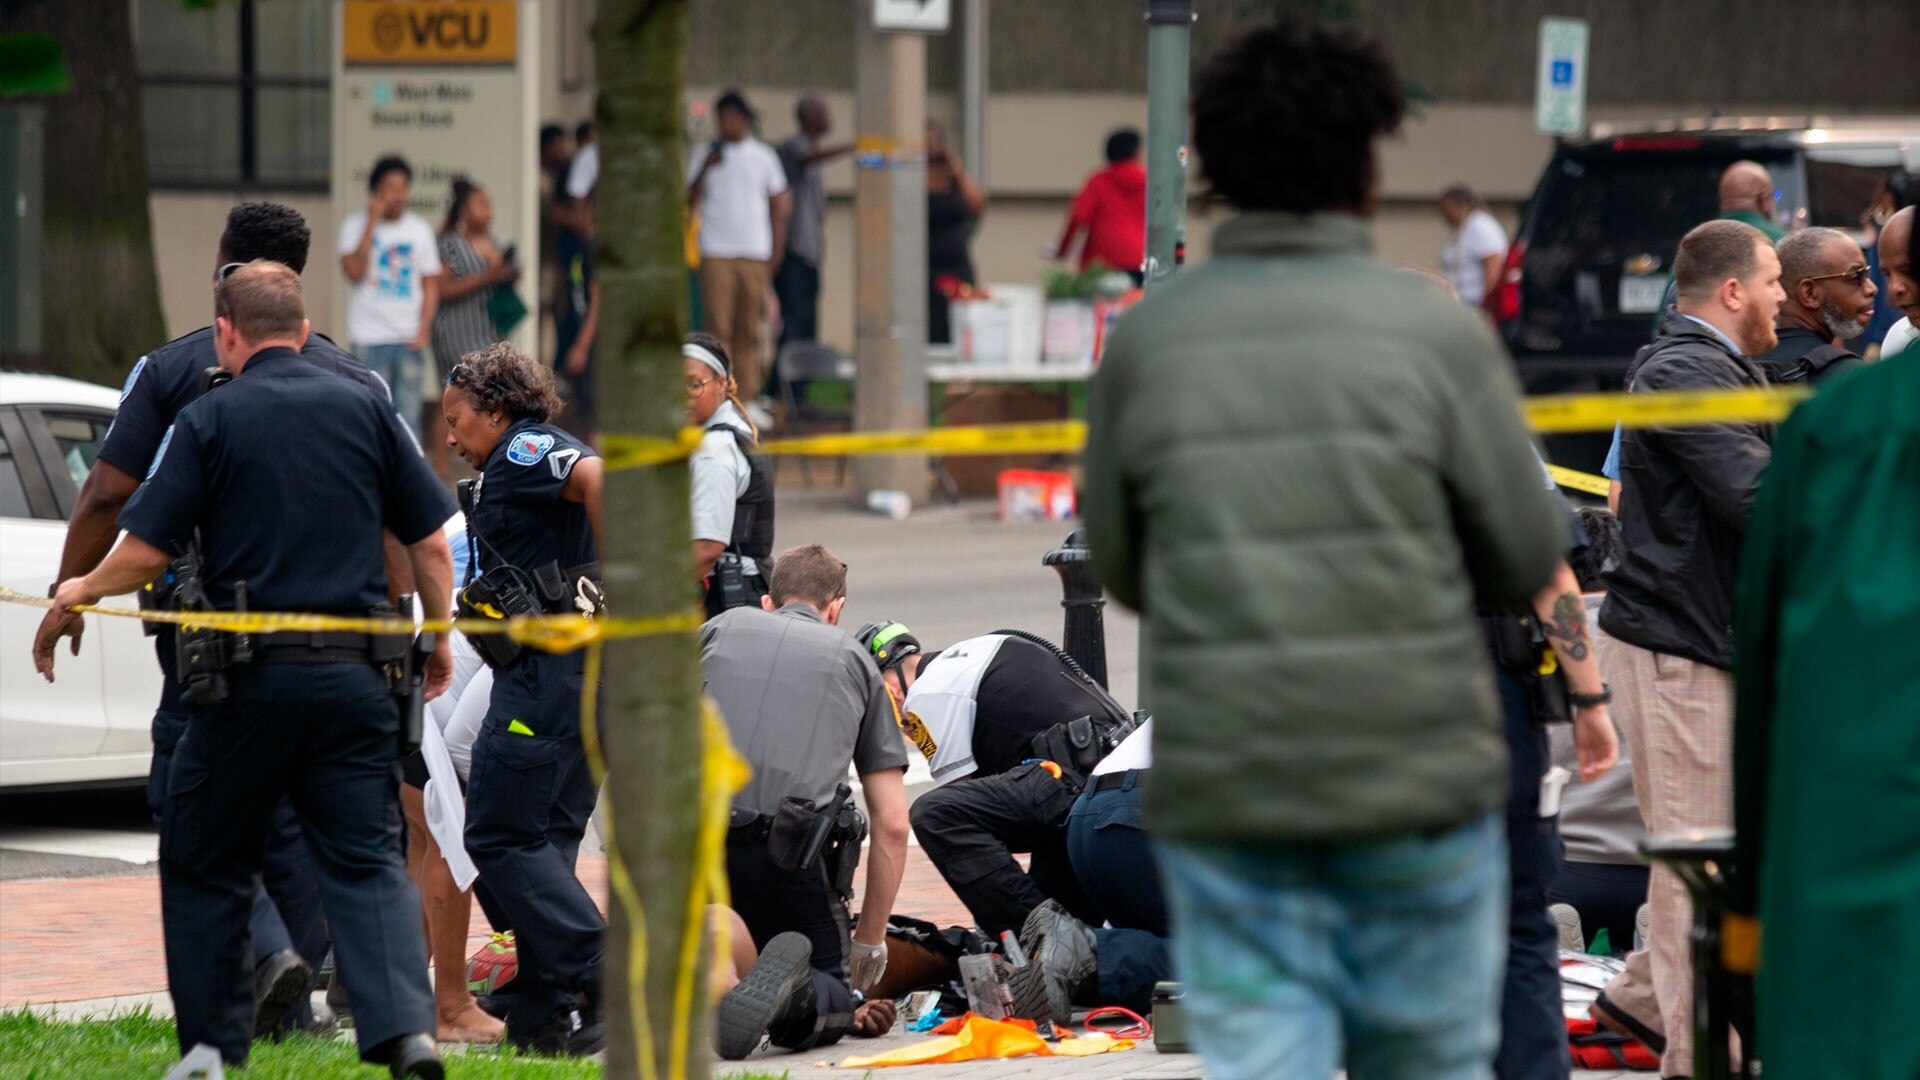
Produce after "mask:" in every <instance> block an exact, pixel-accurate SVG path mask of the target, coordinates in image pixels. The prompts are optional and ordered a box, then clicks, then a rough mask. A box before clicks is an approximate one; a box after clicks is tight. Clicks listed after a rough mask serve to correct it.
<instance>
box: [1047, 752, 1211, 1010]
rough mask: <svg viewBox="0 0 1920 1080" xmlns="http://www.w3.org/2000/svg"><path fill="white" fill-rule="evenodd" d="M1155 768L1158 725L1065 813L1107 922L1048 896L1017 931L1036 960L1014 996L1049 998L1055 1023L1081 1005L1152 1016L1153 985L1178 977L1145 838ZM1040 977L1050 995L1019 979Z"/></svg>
mask: <svg viewBox="0 0 1920 1080" xmlns="http://www.w3.org/2000/svg"><path fill="white" fill-rule="evenodd" d="M1152 771H1153V721H1152V720H1151V719H1148V720H1147V721H1146V722H1144V723H1142V724H1141V725H1140V726H1139V727H1138V728H1135V729H1134V731H1133V733H1132V734H1131V735H1128V736H1127V738H1126V741H1124V742H1122V743H1121V744H1120V745H1119V746H1118V747H1115V748H1114V751H1113V753H1111V754H1108V755H1107V756H1106V757H1105V758H1103V759H1101V762H1100V764H1098V765H1096V766H1094V769H1093V775H1092V776H1091V777H1090V778H1089V779H1088V781H1087V789H1086V790H1085V791H1083V792H1081V793H1080V797H1079V798H1078V799H1075V800H1074V803H1073V810H1072V812H1071V813H1069V814H1068V815H1067V854H1068V855H1069V857H1071V859H1072V861H1073V873H1074V877H1076V878H1078V879H1079V881H1080V885H1081V887H1082V888H1084V889H1086V891H1087V897H1088V898H1089V899H1090V900H1092V901H1093V905H1094V908H1095V910H1096V911H1097V912H1098V914H1099V916H1100V919H1102V920H1104V921H1105V925H1102V924H1101V922H1100V921H1095V922H1094V924H1093V925H1092V926H1088V925H1087V924H1086V923H1083V922H1081V921H1080V920H1079V919H1076V918H1074V917H1073V916H1072V915H1071V914H1069V913H1068V912H1067V910H1066V908H1064V907H1062V906H1060V902H1059V901H1058V900H1048V901H1047V902H1046V903H1044V904H1041V905H1040V906H1039V907H1037V908H1035V909H1033V913H1032V914H1031V915H1028V916H1027V922H1026V925H1025V926H1023V927H1021V929H1020V944H1021V945H1023V946H1024V947H1025V948H1026V951H1027V956H1028V958H1029V960H1030V961H1031V962H1030V963H1029V964H1028V965H1027V966H1026V967H1025V968H1022V969H1020V970H1018V971H1016V972H1015V973H1014V977H1013V978H1014V987H1015V1001H1016V1002H1021V1003H1024V1002H1027V1001H1036V1002H1037V1001H1040V1000H1044V1001H1045V1002H1046V1004H1047V1007H1048V1012H1049V1013H1050V1014H1051V1015H1052V1017H1053V1019H1054V1020H1055V1021H1056V1022H1058V1023H1062V1024H1067V1023H1071V1022H1072V1021H1073V1006H1075V1005H1118V1006H1121V1007H1122V1008H1127V1009H1132V1010H1133V1011H1134V1012H1137V1013H1140V1014H1141V1015H1143V1016H1144V1015H1146V1013H1147V1010H1149V1009H1151V1008H1152V1007H1153V988H1154V984H1156V983H1159V982H1164V981H1166V980H1168V979H1171V978H1173V959H1172V956H1171V954H1170V952H1169V950H1168V948H1167V901H1166V898H1165V897H1164V896H1163V895H1161V892H1160V876H1159V874H1158V872H1157V870H1156V867H1155V863H1154V858H1153V845H1152V843H1150V842H1149V840H1148V838H1147V829H1146V822H1145V812H1144V807H1143V805H1142V804H1143V802H1144V799H1143V796H1144V794H1145V792H1146V786H1147V779H1148V777H1149V776H1150V775H1151V774H1152ZM1028 980H1037V981H1039V982H1040V983H1042V984H1043V991H1044V992H1043V993H1041V994H1036V995H1029V994H1027V993H1026V992H1024V991H1023V990H1022V989H1021V986H1022V983H1023V982H1024V981H1028Z"/></svg>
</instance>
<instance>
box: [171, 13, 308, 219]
mask: <svg viewBox="0 0 1920 1080" xmlns="http://www.w3.org/2000/svg"><path fill="white" fill-rule="evenodd" d="M134 12H135V17H136V21H135V25H134V51H135V55H136V56H137V57H138V60H139V64H140V79H141V90H142V94H141V98H142V104H143V107H144V109H145V112H146V125H147V167H148V172H149V174H150V175H151V177H152V179H153V181H154V182H155V183H157V184H162V185H167V184H173V185H184V186H190V187H219V188H233V187H236V186H239V187H245V186H252V185H258V184H272V185H275V186H290V187H300V186H324V185H325V184H326V183H327V173H328V163H329V159H330V150H331V148H332V138H333V135H332V113H331V110H330V108H329V103H328V88H329V86H330V84H331V78H330V76H331V70H332V63H333V60H332V57H333V20H332V9H331V6H330V0H236V2H234V3H230V4H217V5H213V6H211V7H192V6H189V5H186V4H182V3H180V0H135V8H134Z"/></svg>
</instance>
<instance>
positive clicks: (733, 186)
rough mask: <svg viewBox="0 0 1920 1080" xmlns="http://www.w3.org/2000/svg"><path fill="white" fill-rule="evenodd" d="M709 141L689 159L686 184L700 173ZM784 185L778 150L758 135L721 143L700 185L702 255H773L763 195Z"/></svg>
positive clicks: (769, 215) (770, 216) (769, 213)
mask: <svg viewBox="0 0 1920 1080" xmlns="http://www.w3.org/2000/svg"><path fill="white" fill-rule="evenodd" d="M707 150H708V144H707V143H701V144H699V145H698V146H695V147H694V148H693V156H692V157H691V158H688V159H687V183H688V184H692V183H693V178H694V177H696V176H698V175H700V166H701V165H702V164H703V163H704V162H705V161H706V160H707ZM785 190H787V171H786V169H784V168H783V167H781V165H780V155H779V154H776V153H774V151H773V147H771V146H768V145H767V144H766V143H763V142H761V141H760V140H759V139H742V140H740V141H739V142H722V143H721V144H720V164H718V165H715V166H714V167H713V168H711V169H708V170H707V178H706V180H705V181H704V182H702V184H701V188H700V254H701V255H702V256H704V257H706V258H711V259H771V258H773V211H772V209H771V208H770V207H769V206H768V205H767V200H768V199H770V198H772V197H773V196H775V195H778V194H780V193H781V192H783V191H785Z"/></svg>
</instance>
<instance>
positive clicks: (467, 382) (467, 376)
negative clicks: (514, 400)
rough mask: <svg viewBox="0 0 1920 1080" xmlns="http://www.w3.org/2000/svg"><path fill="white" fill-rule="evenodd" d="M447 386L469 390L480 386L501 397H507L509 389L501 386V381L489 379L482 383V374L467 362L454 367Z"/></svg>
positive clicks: (448, 377) (448, 373)
mask: <svg viewBox="0 0 1920 1080" xmlns="http://www.w3.org/2000/svg"><path fill="white" fill-rule="evenodd" d="M447 385H448V386H459V387H463V388H469V389H470V388H472V387H474V386H476V385H478V386H480V387H483V388H484V389H486V390H488V391H490V392H492V393H494V394H498V395H499V396H501V397H506V396H507V388H506V387H505V386H504V385H502V384H501V382H500V380H498V379H488V380H487V381H485V382H481V381H480V372H479V371H477V370H475V369H474V366H473V365H472V364H469V363H467V362H466V361H465V360H462V361H460V362H459V363H457V364H455V365H453V369H452V370H450V371H448V372H447Z"/></svg>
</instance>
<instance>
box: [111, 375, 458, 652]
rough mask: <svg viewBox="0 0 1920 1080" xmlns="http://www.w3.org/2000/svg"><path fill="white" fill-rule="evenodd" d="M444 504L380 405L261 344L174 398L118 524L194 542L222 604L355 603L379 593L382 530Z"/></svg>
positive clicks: (414, 528)
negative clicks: (218, 375)
mask: <svg viewBox="0 0 1920 1080" xmlns="http://www.w3.org/2000/svg"><path fill="white" fill-rule="evenodd" d="M454 510H455V507H454V505H453V499H452V497H451V496H450V495H448V494H447V489H446V488H445V487H444V486H442V485H441V483H440V479H439V478H438V477H437V476H435V475H434V473H433V469H432V468H430V467H429V466H428V465H427V462H426V459H425V458H424V457H422V456H421V454H420V447H419V444H418V443H416V442H415V441H414V439H413V436H412V435H411V434H409V433H408V432H407V430H406V429H405V428H404V427H402V426H401V424H400V420H399V418H398V417H396V416H395V415H394V414H393V409H392V407H391V404H390V403H389V402H388V401H386V400H385V399H384V398H381V397H379V396H377V395H376V394H375V393H374V392H373V391H372V390H370V389H368V388H367V387H365V386H360V385H356V384H354V383H352V382H349V381H348V380H346V379H340V378H336V377H334V376H332V375H329V374H327V373H326V372H325V371H323V370H321V369H320V368H318V367H316V366H314V365H312V364H309V363H302V362H301V359H300V354H298V353H296V352H294V351H293V350H292V349H284V348H275V349H266V350H263V351H262V352H260V353H259V354H257V355H255V356H254V357H253V358H252V359H251V360H249V361H248V362H247V365H246V367H245V369H244V370H243V371H242V372H241V374H240V376H239V377H238V378H236V379H234V380H233V382H231V383H229V384H227V385H226V386H222V387H220V388H219V390H218V391H217V392H216V393H212V394H208V395H206V396H205V397H203V398H201V399H200V400H199V401H195V402H193V403H192V404H191V405H188V406H187V407H186V408H185V409H182V410H181V411H180V415H179V417H178V418H177V419H175V420H174V423H173V426H172V427H171V428H169V429H168V430H167V433H166V434H165V435H164V436H162V438H161V440H160V447H159V449H158V450H156V451H155V452H154V455H153V464H152V466H151V467H150V468H149V470H148V476H147V480H146V482H145V483H144V484H142V485H141V486H140V490H139V491H137V492H135V493H134V495H133V498H132V499H130V500H128V502H127V505H126V507H125V509H123V510H122V511H121V513H120V527H121V528H123V529H126V530H127V531H128V532H130V533H132V534H133V535H135V536H138V537H139V538H140V539H142V540H145V541H146V542H147V543H149V544H152V545H153V546H154V547H157V548H159V549H161V550H162V551H166V552H170V553H178V552H180V551H181V550H182V549H183V548H185V546H186V545H187V544H188V543H190V542H192V541H193V540H194V538H195V535H196V533H197V534H198V537H199V541H200V550H201V558H202V563H203V567H202V573H203V577H204V579H205V581H206V588H207V594H208V597H209V599H210V600H211V601H212V603H213V606H214V607H216V608H223V609H224V608H231V607H232V606H233V599H234V586H235V585H236V584H237V583H238V582H242V581H244V582H246V584H247V598H248V606H249V607H251V608H255V609H259V610H275V611H320V612H335V613H342V614H358V613H363V612H366V611H368V610H369V609H371V608H373V607H374V606H375V605H377V604H379V603H381V602H382V601H384V600H385V599H386V598H387V575H386V568H385V564H384V562H383V559H382V552H381V530H382V529H383V528H384V529H386V530H390V531H391V532H392V533H393V534H394V535H395V536H396V537H398V538H399V540H400V542H401V543H403V544H414V543H418V542H419V541H421V540H423V539H425V538H426V537H427V536H429V535H430V534H432V533H433V532H434V531H435V530H437V529H439V528H440V527H441V525H443V524H444V523H445V522H446V520H447V519H448V518H449V517H451V516H453V513H454Z"/></svg>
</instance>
